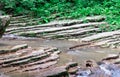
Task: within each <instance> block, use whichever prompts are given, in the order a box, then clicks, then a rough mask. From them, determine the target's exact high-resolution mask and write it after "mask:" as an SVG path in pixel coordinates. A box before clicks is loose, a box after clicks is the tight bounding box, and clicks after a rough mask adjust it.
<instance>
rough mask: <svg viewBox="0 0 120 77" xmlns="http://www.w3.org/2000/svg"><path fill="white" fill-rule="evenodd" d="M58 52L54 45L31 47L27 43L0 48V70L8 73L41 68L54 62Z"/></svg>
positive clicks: (56, 59)
mask: <svg viewBox="0 0 120 77" xmlns="http://www.w3.org/2000/svg"><path fill="white" fill-rule="evenodd" d="M59 53H60V51H58V49H57V48H55V47H38V48H31V47H29V46H28V45H27V44H22V45H17V46H14V47H10V48H9V49H4V50H0V71H2V72H4V73H5V74H6V73H7V74H9V73H24V72H30V71H32V72H33V71H36V70H42V69H45V68H48V67H50V66H53V65H54V64H56V63H57V61H58V59H59V55H58V54H59Z"/></svg>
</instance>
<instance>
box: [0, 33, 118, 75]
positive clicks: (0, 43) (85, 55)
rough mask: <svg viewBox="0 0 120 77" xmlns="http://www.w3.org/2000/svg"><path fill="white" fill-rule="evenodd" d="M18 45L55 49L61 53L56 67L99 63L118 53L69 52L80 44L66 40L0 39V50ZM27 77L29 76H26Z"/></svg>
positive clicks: (103, 50)
mask: <svg viewBox="0 0 120 77" xmlns="http://www.w3.org/2000/svg"><path fill="white" fill-rule="evenodd" d="M19 44H28V46H31V47H40V46H53V47H57V48H58V49H59V50H60V51H62V53H61V54H60V60H59V61H58V63H57V65H56V66H61V65H64V64H65V63H67V62H71V61H74V62H77V63H78V64H79V65H82V63H83V62H84V60H88V59H93V60H95V61H100V60H101V59H102V58H104V57H106V56H107V55H108V54H114V53H119V50H118V49H108V48H99V47H85V48H80V49H79V48H77V49H71V50H69V47H72V46H75V45H79V44H81V43H80V42H75V41H68V40H58V39H54V40H50V39H43V38H25V37H17V36H13V35H10V36H3V38H1V39H0V49H1V50H2V49H8V48H10V47H11V46H15V45H19ZM14 77H27V76H26V75H23V74H21V75H17V76H16V75H15V76H14ZM28 77H29V76H28Z"/></svg>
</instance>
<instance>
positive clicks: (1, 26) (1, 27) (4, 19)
mask: <svg viewBox="0 0 120 77" xmlns="http://www.w3.org/2000/svg"><path fill="white" fill-rule="evenodd" d="M9 23H10V16H0V38H1V37H2V35H3V34H4V32H5V29H6V27H7V26H8V25H9Z"/></svg>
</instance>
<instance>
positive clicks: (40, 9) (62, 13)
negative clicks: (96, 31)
mask: <svg viewBox="0 0 120 77" xmlns="http://www.w3.org/2000/svg"><path fill="white" fill-rule="evenodd" d="M0 6H2V7H0V9H1V10H3V11H5V12H6V13H9V14H16V15H19V14H31V15H34V16H37V17H41V18H42V19H43V21H42V22H43V23H46V22H49V21H51V20H54V19H56V18H59V19H66V18H72V19H73V18H80V17H83V16H93V15H105V16H106V17H107V19H106V21H107V22H108V23H110V24H111V26H110V27H109V28H107V29H108V31H110V30H117V29H120V26H119V25H120V15H119V14H120V9H119V8H120V0H0ZM55 14H56V16H54V15H55ZM112 25H115V26H112Z"/></svg>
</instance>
